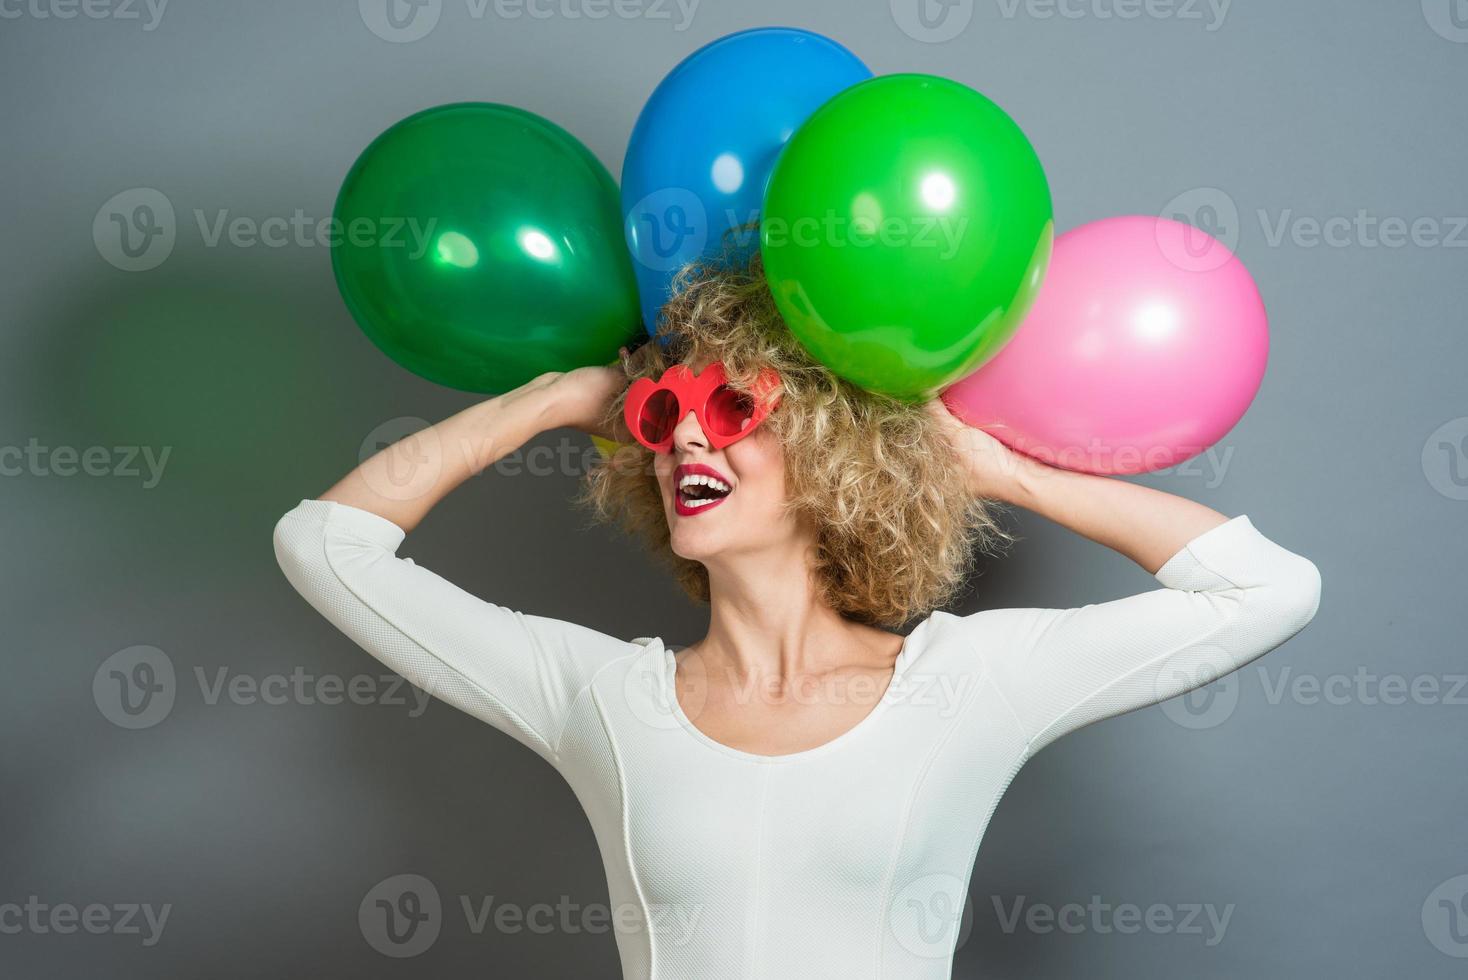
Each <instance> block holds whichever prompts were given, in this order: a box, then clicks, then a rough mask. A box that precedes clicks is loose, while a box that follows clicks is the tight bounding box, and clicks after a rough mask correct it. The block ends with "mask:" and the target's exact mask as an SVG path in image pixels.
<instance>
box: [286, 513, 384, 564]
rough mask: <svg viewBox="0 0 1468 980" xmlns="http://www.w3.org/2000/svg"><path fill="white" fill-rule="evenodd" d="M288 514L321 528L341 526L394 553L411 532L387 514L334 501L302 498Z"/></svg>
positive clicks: (342, 528)
mask: <svg viewBox="0 0 1468 980" xmlns="http://www.w3.org/2000/svg"><path fill="white" fill-rule="evenodd" d="M286 516H287V517H292V518H296V519H298V520H303V521H307V522H309V523H311V524H317V525H320V526H321V527H333V528H338V529H340V530H343V531H346V532H347V533H349V534H351V535H352V536H353V537H357V538H360V539H362V540H364V541H368V542H371V543H372V544H377V545H381V546H382V547H384V548H386V549H388V550H389V551H393V552H396V551H397V550H398V546H399V545H400V544H402V543H403V538H405V537H407V534H408V532H406V531H404V530H403V529H402V528H400V527H398V526H397V525H396V524H394V523H393V522H392V521H390V520H388V519H387V518H386V517H379V516H378V515H376V514H374V513H372V512H371V511H366V510H363V509H361V508H360V507H353V506H351V505H350V504H342V503H337V502H336V501H334V500H302V501H301V502H300V503H299V504H297V505H296V506H295V508H294V509H292V510H291V512H290V513H289V514H287V515H286Z"/></svg>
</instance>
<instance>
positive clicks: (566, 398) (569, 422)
mask: <svg viewBox="0 0 1468 980" xmlns="http://www.w3.org/2000/svg"><path fill="white" fill-rule="evenodd" d="M626 387H627V376H626V374H625V373H623V371H622V368H621V366H620V364H617V365H608V366H601V365H593V366H589V367H579V368H575V369H574V370H571V371H562V372H559V373H558V374H556V375H555V376H554V378H553V379H552V380H551V382H550V385H549V389H550V394H551V395H552V397H553V398H554V401H555V413H556V421H557V422H558V424H560V425H566V426H570V427H571V428H573V429H577V430H579V431H581V432H585V433H586V434H587V435H593V436H600V437H601V438H603V439H611V440H613V441H614V442H627V441H630V439H631V437H632V436H631V433H629V432H628V431H627V427H626V425H625V424H623V422H622V420H621V419H620V418H616V419H613V420H612V424H611V425H610V426H608V425H606V424H604V420H605V419H606V415H607V410H608V408H609V407H610V405H611V403H612V401H613V400H615V399H616V397H617V396H618V395H620V394H621V393H622V390H623V389H624V388H626Z"/></svg>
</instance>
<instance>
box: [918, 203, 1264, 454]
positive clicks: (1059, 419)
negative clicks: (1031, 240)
mask: <svg viewBox="0 0 1468 980" xmlns="http://www.w3.org/2000/svg"><path fill="white" fill-rule="evenodd" d="M1268 359H1269V321H1268V318H1267V316H1266V315H1265V312H1264V302H1263V300H1261V299H1260V297H1259V289H1258V287H1256V286H1255V285H1254V280H1253V278H1252V277H1251V276H1250V275H1249V270H1247V269H1245V268H1244V264H1243V263H1242V262H1240V261H1239V260H1238V258H1237V257H1236V256H1235V255H1234V254H1233V253H1232V252H1231V251H1229V249H1228V247H1227V246H1226V245H1224V244H1223V243H1222V242H1220V241H1218V240H1217V239H1216V238H1213V237H1212V236H1210V235H1208V234H1206V233H1204V232H1202V231H1199V230H1197V229H1196V228H1193V227H1192V226H1190V225H1185V224H1181V223H1179V222H1176V221H1169V220H1167V219H1166V218H1156V217H1144V216H1128V217H1120V218H1107V219H1105V220H1104V221H1097V222H1094V223H1092V224H1088V225H1083V226H1081V227H1079V228H1076V229H1073V230H1072V231H1069V232H1067V233H1065V234H1064V235H1061V236H1060V237H1059V238H1057V239H1056V240H1055V252H1054V256H1053V257H1052V258H1051V260H1050V269H1049V272H1048V273H1047V274H1046V276H1045V282H1044V284H1043V285H1042V286H1041V288H1040V294H1039V296H1038V297H1037V298H1036V300H1035V305H1034V307H1033V308H1032V309H1031V311H1030V314H1029V316H1028V317H1027V318H1026V319H1025V321H1024V323H1023V324H1022V325H1021V326H1020V329H1019V330H1018V331H1017V332H1016V333H1015V335H1014V337H1013V339H1011V340H1010V341H1009V343H1008V344H1006V345H1005V346H1004V348H1003V349H1002V350H1000V352H999V353H998V354H997V355H996V356H995V357H994V358H993V359H992V360H990V361H989V362H988V363H986V364H985V365H984V366H982V367H980V368H979V369H978V370H977V371H975V372H974V373H973V374H971V375H969V376H968V377H966V378H964V379H962V380H960V381H958V382H956V383H955V384H953V385H951V386H950V387H948V388H947V389H945V390H944V391H943V393H942V398H943V401H944V402H945V403H946V404H947V405H948V408H949V410H950V411H952V412H953V414H954V415H956V416H957V417H958V418H960V419H962V420H963V421H964V422H966V423H968V424H969V425H973V426H977V427H979V428H982V429H983V430H984V431H986V432H989V433H990V434H991V435H993V436H995V437H996V438H998V439H999V440H1000V441H1001V442H1003V443H1004V444H1005V445H1007V446H1010V447H1012V448H1014V449H1016V450H1018V451H1020V452H1023V453H1026V454H1028V455H1030V456H1034V457H1036V458H1037V459H1041V460H1043V461H1044V462H1046V463H1050V464H1052V465H1055V466H1061V467H1064V468H1066V469H1070V470H1079V471H1081V472H1085V473H1102V474H1108V475H1109V474H1131V473H1146V472H1150V471H1152V470H1159V469H1164V468H1166V467H1169V466H1174V465H1176V464H1178V463H1181V462H1183V461H1184V460H1187V459H1190V458H1192V457H1193V456H1196V455H1198V454H1199V453H1201V452H1203V451H1204V450H1205V449H1207V448H1208V447H1209V446H1212V445H1213V444H1214V443H1216V442H1217V441H1218V440H1219V439H1221V438H1223V436H1224V435H1225V434H1227V432H1228V430H1229V429H1231V428H1233V427H1234V425H1235V423H1237V422H1238V420H1239V419H1240V418H1242V417H1243V415H1244V412H1245V411H1247V410H1248V408H1249V403H1250V402H1251V401H1253V399H1254V395H1255V393H1256V392H1257V391H1258V390H1259V384H1260V382H1261V381H1262V380H1263V379H1264V367H1265V364H1266V362H1267V361H1268Z"/></svg>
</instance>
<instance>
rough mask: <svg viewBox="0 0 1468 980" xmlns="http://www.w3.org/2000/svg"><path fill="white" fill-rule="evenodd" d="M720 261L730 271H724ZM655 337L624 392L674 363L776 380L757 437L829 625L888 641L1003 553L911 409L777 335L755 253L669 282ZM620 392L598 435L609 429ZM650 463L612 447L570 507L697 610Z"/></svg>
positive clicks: (689, 563) (931, 429) (996, 529)
mask: <svg viewBox="0 0 1468 980" xmlns="http://www.w3.org/2000/svg"><path fill="white" fill-rule="evenodd" d="M731 256H732V257H731ZM672 292H673V296H672V298H671V299H670V300H669V301H668V303H667V304H666V305H665V306H664V307H663V308H662V311H661V315H660V317H659V321H658V330H657V333H658V337H659V340H660V341H662V342H656V341H654V342H648V343H644V344H643V345H642V346H640V347H638V348H637V349H636V350H633V351H631V352H630V353H626V354H624V355H623V356H622V359H621V364H622V369H623V371H624V372H625V373H626V375H627V378H628V383H629V384H630V383H631V381H632V380H634V379H636V378H641V377H651V378H656V377H658V376H660V375H661V374H662V372H663V371H664V370H665V369H666V368H667V367H669V366H670V365H672V364H674V363H687V364H704V363H708V362H711V361H715V360H718V361H722V362H723V363H724V369H725V372H726V374H727V375H728V378H729V383H730V384H731V385H733V386H734V387H735V388H736V389H742V390H744V391H748V390H749V385H750V384H751V383H752V382H753V381H754V379H755V377H756V376H757V374H758V373H759V371H760V369H761V368H762V367H772V368H774V369H775V370H776V371H777V372H779V375H780V379H781V388H780V396H781V397H780V402H779V405H778V406H777V407H776V409H775V410H774V411H773V412H771V413H770V415H769V416H768V417H767V418H766V419H765V421H764V422H763V423H762V424H763V425H766V426H770V427H772V428H773V431H774V432H775V434H776V435H777V436H778V438H779V441H780V444H781V445H782V447H783V449H784V461H785V473H786V506H787V508H792V509H793V510H794V512H795V514H796V516H797V518H798V519H799V520H801V521H802V522H803V523H805V524H806V525H807V526H809V527H811V528H812V529H813V530H814V537H815V542H816V546H815V549H814V554H813V562H814V567H813V569H812V573H813V580H814V581H815V582H816V583H817V588H818V594H819V596H820V598H821V600H822V601H823V602H825V603H826V604H827V605H829V606H830V607H831V608H832V609H834V610H835V611H836V612H838V613H839V614H841V615H842V616H844V617H846V618H848V619H851V620H854V621H857V622H861V623H866V624H868V625H873V626H884V627H898V626H901V625H902V624H904V623H907V622H909V621H910V620H912V619H913V618H914V617H917V616H920V615H926V614H927V613H929V612H931V611H932V610H933V609H935V608H938V607H940V606H943V605H947V604H948V603H949V602H951V601H953V600H954V599H955V598H957V596H958V594H959V592H960V590H961V588H962V586H963V584H964V582H965V580H966V578H967V575H968V572H969V569H970V567H971V565H972V563H973V560H974V558H975V556H976V552H978V551H984V552H997V551H999V550H1001V549H1002V548H1004V547H1007V546H1008V545H1009V544H1010V543H1012V542H1013V540H1014V539H1013V537H1012V535H1010V534H1009V533H1008V532H1007V531H1005V530H1004V529H1002V528H1001V527H1000V525H999V522H998V520H997V515H998V512H999V511H1000V510H1001V508H1002V505H1000V504H999V503H998V502H996V501H991V500H983V499H974V498H972V497H970V496H969V495H968V494H967V493H966V492H965V491H964V489H963V488H964V485H965V475H964V471H963V463H962V461H961V460H960V459H959V457H958V455H957V453H956V452H955V450H954V448H953V446H952V443H951V442H950V441H949V440H948V437H947V435H946V434H945V433H944V432H943V431H942V429H941V428H940V426H939V423H938V421H937V420H936V419H935V418H934V417H933V416H932V415H931V414H930V413H929V412H928V410H927V409H926V408H925V407H924V406H923V405H922V404H921V403H913V402H904V401H901V400H898V399H895V398H892V397H889V396H886V395H881V394H876V393H873V392H869V391H866V390H864V389H862V388H859V387H857V386H855V385H853V384H851V383H850V382H847V381H845V380H843V379H841V378H838V377H837V376H836V375H834V374H832V373H831V371H829V370H828V369H827V368H825V367H824V366H823V365H821V364H820V363H818V362H817V361H815V360H814V359H813V358H812V357H811V356H810V355H809V354H808V353H807V352H806V350H805V348H804V347H802V346H801V344H800V342H799V341H798V340H797V339H796V338H795V337H794V335H792V334H791V332H790V330H789V328H788V327H787V326H786V325H785V322H784V320H783V319H782V318H781V316H780V313H779V311H778V310H777V309H776V307H775V303H774V299H773V297H772V296H771V294H770V290H769V287H768V285H767V283H766V280H765V276H764V269H763V266H762V263H761V261H760V258H759V254H758V250H754V254H753V255H749V256H747V257H740V256H739V255H738V254H737V253H731V251H729V250H726V251H725V254H724V256H722V257H720V258H718V259H705V260H700V261H698V262H694V263H690V264H689V265H686V266H684V267H683V268H682V269H681V270H679V272H678V275H677V276H676V277H675V279H674V281H673V289H672ZM625 397H626V390H625V389H624V390H623V392H622V394H621V395H619V396H618V397H617V398H616V399H614V400H613V402H612V403H611V405H610V406H609V408H608V414H607V416H606V419H605V422H606V424H607V425H608V426H609V430H610V431H625V427H624V426H623V425H622V423H621V416H622V408H623V402H624V400H625ZM652 461H653V453H652V452H651V451H650V450H648V449H646V448H645V447H643V446H642V445H640V444H638V443H635V442H634V443H625V444H622V445H620V446H619V447H618V449H617V451H616V452H615V453H614V454H613V455H611V456H610V457H608V458H606V459H603V460H602V461H601V462H600V463H598V464H596V465H594V466H593V467H592V469H591V471H590V473H589V474H588V475H587V478H586V481H585V484H584V486H583V488H582V492H581V495H580V497H579V498H578V499H579V502H580V503H582V504H585V505H589V506H590V508H591V509H592V510H593V512H594V513H595V515H596V517H597V519H599V520H601V521H604V522H609V523H617V524H620V525H621V526H622V527H623V528H624V529H625V530H626V531H628V532H629V533H631V534H633V535H634V536H640V537H641V538H643V539H644V541H645V542H646V544H647V545H648V546H649V547H650V548H651V550H652V551H653V552H654V554H656V555H658V556H659V557H660V558H661V559H663V560H664V561H665V562H667V563H668V564H669V565H670V566H671V568H672V570H673V573H674V575H675V576H676V578H677V580H678V582H679V583H680V584H681V585H682V587H683V588H684V589H685V590H686V591H687V592H688V594H689V595H690V596H691V597H693V598H694V599H695V600H697V601H699V602H704V603H707V602H708V601H709V578H708V572H707V570H706V569H705V568H704V566H703V565H702V564H701V563H699V562H697V561H693V560H690V559H686V558H683V557H681V556H679V555H677V554H676V553H674V551H673V550H672V548H671V546H670V531H669V527H668V522H667V517H666V515H665V513H664V509H663V498H662V492H661V490H660V489H659V486H658V481H657V477H656V476H655V475H654V469H653V462H652Z"/></svg>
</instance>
